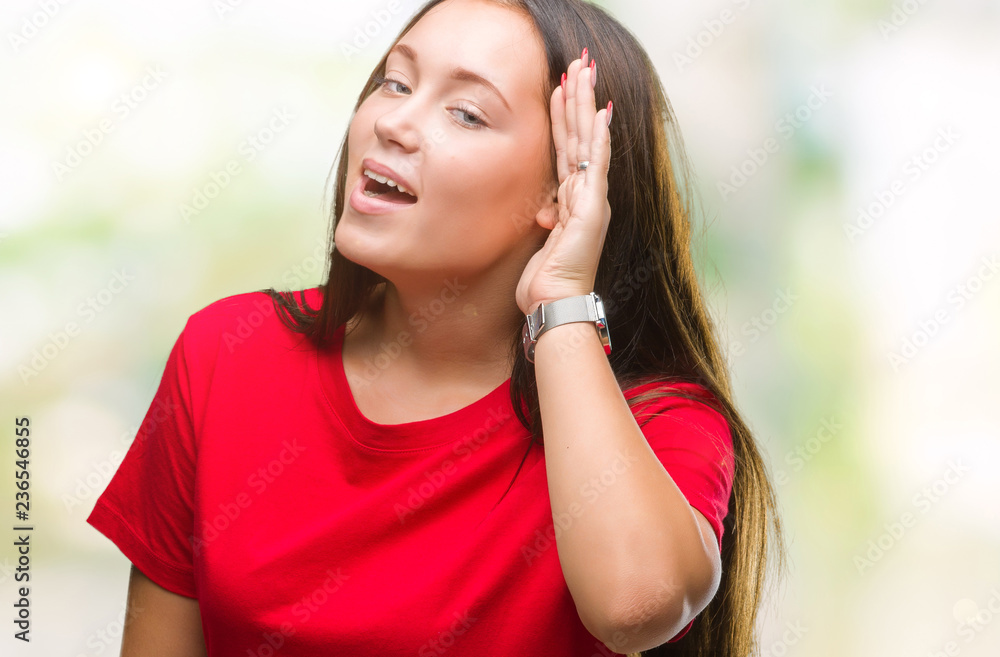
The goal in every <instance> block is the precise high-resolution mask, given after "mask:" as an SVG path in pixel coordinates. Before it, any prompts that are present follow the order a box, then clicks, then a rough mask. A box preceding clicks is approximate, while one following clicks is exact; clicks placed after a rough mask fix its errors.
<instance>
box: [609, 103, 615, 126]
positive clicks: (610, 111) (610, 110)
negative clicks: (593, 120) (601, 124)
mask: <svg viewBox="0 0 1000 657" xmlns="http://www.w3.org/2000/svg"><path fill="white" fill-rule="evenodd" d="M614 111H615V108H614V106H613V105H612V104H611V101H610V100H609V101H608V125H611V114H612V113H613V112H614Z"/></svg>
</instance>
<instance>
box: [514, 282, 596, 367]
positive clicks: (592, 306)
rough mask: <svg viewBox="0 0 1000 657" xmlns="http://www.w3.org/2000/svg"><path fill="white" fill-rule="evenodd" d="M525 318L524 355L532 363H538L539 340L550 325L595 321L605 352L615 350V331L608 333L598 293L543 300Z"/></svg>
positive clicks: (522, 337)
mask: <svg viewBox="0 0 1000 657" xmlns="http://www.w3.org/2000/svg"><path fill="white" fill-rule="evenodd" d="M524 318H525V322H524V328H523V329H522V331H521V340H522V342H523V343H524V357H525V358H527V359H528V362H529V363H534V362H535V343H537V342H538V338H539V336H540V335H542V333H545V332H546V331H548V330H549V329H550V328H553V327H555V326H559V325H560V324H568V323H570V322H594V324H595V325H596V326H597V334H598V335H599V336H600V337H601V344H602V345H604V353H605V354H610V353H611V334H610V333H609V332H608V320H607V317H606V316H605V314H604V303H603V302H602V301H601V297H600V296H599V295H598V294H597V293H595V292H591V293H590V294H582V295H580V296H576V297H566V298H565V299H557V300H556V301H553V302H551V303H543V304H541V305H539V306H538V307H537V308H535V311H534V312H532V313H531V314H530V315H525V316H524Z"/></svg>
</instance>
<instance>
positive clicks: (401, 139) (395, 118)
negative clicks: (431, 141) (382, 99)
mask: <svg viewBox="0 0 1000 657" xmlns="http://www.w3.org/2000/svg"><path fill="white" fill-rule="evenodd" d="M418 115H419V111H418V109H417V107H416V106H415V104H414V103H413V102H412V101H409V102H407V101H403V102H400V104H399V105H397V106H396V107H394V108H393V109H391V110H389V111H387V112H385V113H384V114H382V115H381V116H379V117H378V118H377V119H375V136H376V137H378V139H379V141H380V142H383V143H387V142H396V143H397V144H399V145H400V146H402V147H403V149H404V150H405V151H407V152H412V151H416V150H418V149H419V148H420V130H419V128H418V125H419V116H418Z"/></svg>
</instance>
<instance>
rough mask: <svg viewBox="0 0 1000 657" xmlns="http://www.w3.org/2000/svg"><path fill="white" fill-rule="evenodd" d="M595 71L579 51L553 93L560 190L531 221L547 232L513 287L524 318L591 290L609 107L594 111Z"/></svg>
mask: <svg viewBox="0 0 1000 657" xmlns="http://www.w3.org/2000/svg"><path fill="white" fill-rule="evenodd" d="M595 70H596V69H592V68H591V65H590V64H589V62H588V61H587V54H586V48H584V53H583V55H582V56H581V58H580V59H574V60H573V61H572V62H571V63H570V65H569V69H568V71H567V73H566V74H565V76H566V80H565V85H560V86H558V87H556V88H555V90H554V91H553V92H552V98H551V107H550V113H551V116H552V140H553V142H554V143H555V150H556V165H557V170H558V174H559V191H558V194H557V203H556V205H555V208H554V210H555V211H553V207H552V206H546V207H545V208H543V209H542V210H541V211H539V212H538V214H537V215H536V216H535V221H536V222H537V223H538V224H539V225H540V226H542V227H544V228H547V229H549V230H550V231H551V232H550V233H549V235H548V237H547V238H546V240H545V244H544V245H543V246H542V248H541V249H539V251H538V252H537V253H535V255H533V256H532V257H531V259H530V260H529V261H528V264H527V266H525V268H524V273H523V274H522V275H521V280H520V281H519V282H518V284H517V290H516V292H515V296H516V300H517V305H518V307H519V308H520V309H521V311H522V312H524V314H526V315H528V314H530V313H532V312H533V311H534V310H535V309H536V308H537V307H538V306H539V304H542V303H549V302H551V301H555V300H557V299H562V298H565V297H572V296H577V295H581V294H589V293H590V292H592V291H593V290H594V280H595V279H596V277H597V263H598V261H599V260H600V257H601V250H602V248H603V247H604V237H605V235H606V234H607V232H608V222H609V221H610V220H611V204H610V203H608V163H609V162H610V159H611V132H610V130H609V129H608V123H609V121H608V117H609V116H610V114H609V112H610V110H611V104H610V103H609V104H608V108H605V109H601V110H600V111H596V108H595V101H594V87H593V84H592V79H593V78H594V76H595V75H596V73H595ZM564 87H565V89H564ZM585 160H589V161H590V165H589V166H588V167H587V169H585V170H583V171H578V170H577V163H578V162H582V161H585Z"/></svg>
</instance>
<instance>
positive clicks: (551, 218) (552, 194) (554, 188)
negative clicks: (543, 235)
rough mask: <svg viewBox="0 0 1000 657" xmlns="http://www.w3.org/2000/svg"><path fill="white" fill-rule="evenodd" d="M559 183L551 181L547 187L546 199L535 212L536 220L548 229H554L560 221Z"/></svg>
mask: <svg viewBox="0 0 1000 657" xmlns="http://www.w3.org/2000/svg"><path fill="white" fill-rule="evenodd" d="M558 193H559V185H558V184H556V183H555V181H550V182H549V185H548V187H547V188H546V196H545V197H544V198H545V201H544V202H543V203H542V204H541V207H539V208H538V212H536V213H535V222H536V223H537V224H538V225H539V226H541V227H542V228H544V229H546V230H552V229H553V228H555V227H556V224H557V223H559V197H558Z"/></svg>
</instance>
